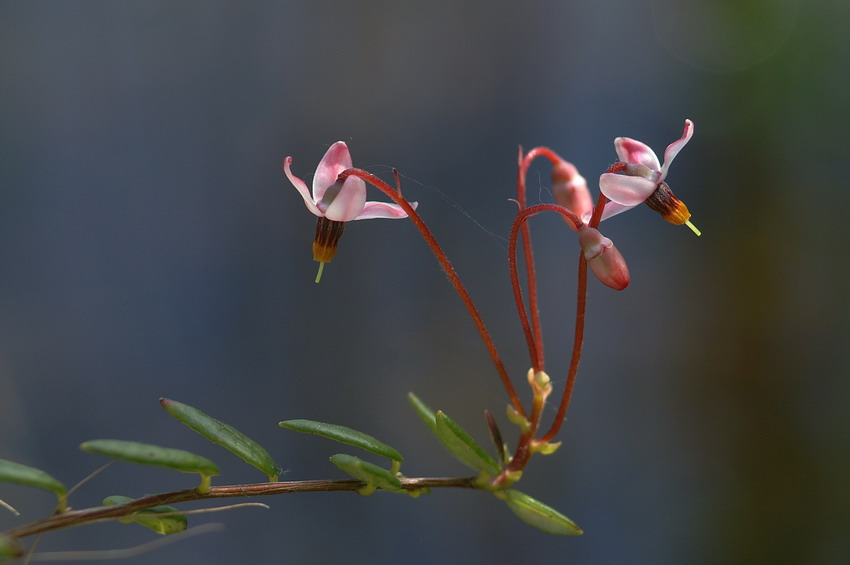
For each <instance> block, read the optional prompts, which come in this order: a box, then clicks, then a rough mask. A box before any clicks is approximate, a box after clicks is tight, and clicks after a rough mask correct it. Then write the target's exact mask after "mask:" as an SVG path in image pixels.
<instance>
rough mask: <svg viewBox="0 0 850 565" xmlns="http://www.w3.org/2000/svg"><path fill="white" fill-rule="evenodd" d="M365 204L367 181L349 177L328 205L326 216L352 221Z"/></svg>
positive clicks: (336, 219)
mask: <svg viewBox="0 0 850 565" xmlns="http://www.w3.org/2000/svg"><path fill="white" fill-rule="evenodd" d="M347 168H350V167H347ZM343 170H344V169H343ZM365 204H366V183H365V182H363V179H360V178H357V177H348V178H347V179H345V182H344V183H343V184H342V188H340V189H339V193H338V194H337V195H336V197H335V198H334V199H333V201H331V203H330V204H328V205H327V208H326V209H325V217H326V218H327V219H329V220H333V221H335V222H350V221H351V220H354V219H355V218H357V216H358V215H359V214H360V212H361V211H362V210H363V206H364V205H365Z"/></svg>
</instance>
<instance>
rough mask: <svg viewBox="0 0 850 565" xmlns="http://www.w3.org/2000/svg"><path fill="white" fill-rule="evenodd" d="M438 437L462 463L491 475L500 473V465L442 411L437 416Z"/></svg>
mask: <svg viewBox="0 0 850 565" xmlns="http://www.w3.org/2000/svg"><path fill="white" fill-rule="evenodd" d="M436 427H437V437H438V438H439V439H440V441H441V442H442V443H443V445H445V446H446V448H447V449H448V450H449V451H450V452H451V453H452V455H454V456H455V457H457V458H458V459H459V460H460V461H461V462H463V463H465V464H466V465H468V466H470V467H472V468H473V469H476V470H478V471H483V472H485V473H489V474H491V475H495V474H497V473H498V472H499V465H498V464H497V463H496V461H495V460H494V459H493V458H492V457H490V455H488V454H487V452H486V451H484V449H483V448H482V447H481V446H480V445H478V444H477V443H476V442H475V440H474V439H472V437H471V436H470V435H469V434H468V433H466V430H464V429H463V428H461V427H460V425H458V423H457V422H455V421H454V420H452V419H451V418H449V417H448V416H446V415H445V414H444V413H443V411H442V410H438V411H437V415H436Z"/></svg>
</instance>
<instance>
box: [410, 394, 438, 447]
mask: <svg viewBox="0 0 850 565" xmlns="http://www.w3.org/2000/svg"><path fill="white" fill-rule="evenodd" d="M407 399H408V400H409V401H410V404H411V405H412V406H413V409H414V410H416V413H417V414H418V415H419V417H420V418H422V421H423V422H425V425H426V426H428V429H429V430H431V433H433V434H434V435H435V436H437V437H439V435H437V421H436V417H437V414H436V413H435V412H434V411H433V410H431V407H430V406H428V405H427V404H425V403H424V402H422V401H421V400H420V399H419V397H418V396H416V395H415V394H413V393H412V392H408V393H407Z"/></svg>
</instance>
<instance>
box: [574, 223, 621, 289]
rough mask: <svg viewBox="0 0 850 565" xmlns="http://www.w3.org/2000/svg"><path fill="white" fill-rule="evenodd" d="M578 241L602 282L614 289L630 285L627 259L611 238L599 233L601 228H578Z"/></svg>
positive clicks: (589, 263)
mask: <svg viewBox="0 0 850 565" xmlns="http://www.w3.org/2000/svg"><path fill="white" fill-rule="evenodd" d="M578 242H579V245H581V248H582V250H583V251H584V258H585V259H587V264H588V265H590V268H591V269H592V270H593V274H594V275H596V278H597V279H599V280H600V281H601V282H602V284H604V285H606V286H610V287H611V288H613V289H614V290H623V289H624V288H626V287H627V286H629V282H630V281H631V277H630V276H629V268H628V267H627V266H626V260H625V259H623V256H622V255H620V252H619V251H617V248H616V247H614V243H613V242H612V241H611V240H610V239H608V238H607V237H605V236H604V235H602V234H601V233H599V230H597V229H594V228H591V227H588V226H586V225H584V226H581V227H580V228H579V230H578Z"/></svg>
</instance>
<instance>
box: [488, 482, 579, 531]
mask: <svg viewBox="0 0 850 565" xmlns="http://www.w3.org/2000/svg"><path fill="white" fill-rule="evenodd" d="M500 494H504V497H505V502H507V504H508V508H510V509H511V510H513V512H514V514H516V515H517V516H519V518H520V520H522V521H523V522H525V523H526V524H528V525H530V526H534V527H535V528H537V529H539V530H543V531H544V532H547V533H550V534H558V535H562V536H578V535H581V534H583V533H584V532H583V531H582V529H581V528H579V527H578V526H577V525H576V523H575V522H573V521H572V520H570V519H569V518H567V517H566V516H564V515H563V514H561V513H560V512H558V511H557V510H555V509H554V508H552V507H551V506H547V505H546V504H543V503H542V502H540V501H539V500H537V499H534V498H531V497H530V496H528V495H527V494H525V493H523V492H520V491H518V490H514V489H507V490H505V491H503V493H500Z"/></svg>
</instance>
